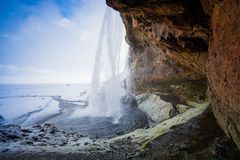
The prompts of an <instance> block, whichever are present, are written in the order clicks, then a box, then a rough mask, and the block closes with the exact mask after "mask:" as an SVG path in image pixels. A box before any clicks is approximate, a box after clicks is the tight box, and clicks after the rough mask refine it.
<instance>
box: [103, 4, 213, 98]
mask: <svg viewBox="0 0 240 160" xmlns="http://www.w3.org/2000/svg"><path fill="white" fill-rule="evenodd" d="M107 4H108V5H109V6H111V7H113V8H114V9H116V10H118V11H120V12H121V16H122V19H123V22H124V24H125V26H126V32H127V35H126V39H127V42H128V43H129V45H130V57H131V58H130V66H131V73H132V74H131V75H132V82H133V89H134V91H135V92H137V93H142V92H148V91H150V92H151V91H161V92H174V93H176V94H178V95H179V94H182V95H184V96H185V97H187V98H192V97H195V98H197V99H204V94H205V88H204V86H206V83H205V82H206V62H207V57H208V52H207V50H208V41H209V34H210V33H209V25H208V24H209V16H208V15H206V14H205V13H204V11H203V9H202V7H201V3H200V1H192V0H185V1H174V0H171V1H159V0H148V1H140V0H134V1H133V0H132V1H123V0H118V1H117V0H107ZM199 84H202V85H201V86H199ZM199 87H200V88H199ZM176 88H177V89H176ZM192 90H193V91H192ZM195 90H201V91H202V94H201V95H200V96H199V95H193V94H194V93H196V92H195ZM198 93H200V91H198Z"/></svg>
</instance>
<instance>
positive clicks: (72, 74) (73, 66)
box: [0, 0, 105, 83]
mask: <svg viewBox="0 0 240 160" xmlns="http://www.w3.org/2000/svg"><path fill="white" fill-rule="evenodd" d="M49 2H50V1H44V3H42V4H41V5H39V6H35V7H32V8H31V15H30V16H29V17H28V18H26V19H25V20H24V21H23V22H22V24H21V25H20V26H19V28H18V30H17V31H16V32H12V33H8V38H6V40H5V42H4V45H3V49H2V50H3V51H4V53H6V54H7V56H8V57H7V60H6V61H7V62H6V63H9V64H15V65H16V66H19V67H16V66H14V65H10V66H0V70H1V73H2V72H3V69H4V70H5V71H6V69H7V70H8V72H11V73H12V72H15V73H18V74H16V76H15V78H14V75H12V74H11V76H12V77H9V78H7V77H3V76H6V74H2V76H1V77H0V81H1V82H3V81H8V82H9V83H14V82H16V81H19V82H26V81H32V82H38V81H39V82H41V81H43V80H44V81H49V82H54V81H55V82H63V81H66V82H71V81H74V82H76V81H79V83H82V82H83V81H85V82H90V79H91V74H92V73H91V72H92V68H93V63H94V62H93V61H94V55H95V50H96V46H97V41H98V35H99V31H100V27H101V23H102V18H103V14H104V10H105V9H104V8H105V4H104V3H105V2H104V1H99V0H84V1H83V4H84V5H83V6H81V8H78V7H76V8H75V10H73V11H72V14H71V16H68V17H65V16H63V15H62V14H61V12H60V10H59V8H58V6H57V5H56V4H54V3H49ZM6 72H7V71H6ZM33 75H34V76H33ZM36 75H37V76H36ZM24 77H25V79H24Z"/></svg>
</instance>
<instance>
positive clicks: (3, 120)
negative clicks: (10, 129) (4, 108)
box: [0, 115, 5, 125]
mask: <svg viewBox="0 0 240 160" xmlns="http://www.w3.org/2000/svg"><path fill="white" fill-rule="evenodd" d="M4 122H5V119H4V118H3V116H1V115H0V125H2V124H4Z"/></svg>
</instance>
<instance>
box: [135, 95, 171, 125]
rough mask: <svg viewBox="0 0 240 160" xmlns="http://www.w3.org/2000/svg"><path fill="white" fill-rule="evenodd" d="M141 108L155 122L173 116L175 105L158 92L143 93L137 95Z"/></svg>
mask: <svg viewBox="0 0 240 160" xmlns="http://www.w3.org/2000/svg"><path fill="white" fill-rule="evenodd" d="M136 99H137V102H138V106H139V108H140V109H141V110H142V111H143V112H145V113H146V114H147V115H148V116H149V117H150V118H151V120H153V121H154V122H162V121H164V120H166V119H169V118H171V117H173V115H174V107H173V105H172V104H171V103H168V102H165V101H163V100H162V99H161V98H160V97H159V96H158V95H156V94H143V95H140V96H137V97H136Z"/></svg>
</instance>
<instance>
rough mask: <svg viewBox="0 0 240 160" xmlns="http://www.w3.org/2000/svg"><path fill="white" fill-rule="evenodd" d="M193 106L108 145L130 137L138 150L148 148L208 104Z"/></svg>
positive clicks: (114, 139) (198, 113) (197, 113)
mask: <svg viewBox="0 0 240 160" xmlns="http://www.w3.org/2000/svg"><path fill="white" fill-rule="evenodd" d="M194 105H195V107H194V108H191V109H189V110H187V111H186V112H184V113H182V114H179V115H177V116H175V117H173V118H171V119H168V120H165V121H163V122H162V123H159V124H158V125H156V126H155V127H153V128H149V129H137V130H136V131H134V132H132V133H129V134H126V135H123V136H119V137H115V138H113V139H111V140H110V143H112V142H114V141H118V140H122V139H129V137H131V141H132V142H134V143H136V144H138V145H139V146H140V149H144V148H146V147H148V143H149V142H151V141H153V140H154V139H156V138H157V137H159V136H161V135H162V134H164V133H167V132H169V131H170V129H171V128H172V127H174V126H177V125H180V124H183V123H186V122H188V121H189V120H190V119H192V118H194V117H196V116H198V115H200V114H201V113H203V111H205V110H206V109H207V108H208V106H209V103H202V104H197V103H195V104H194Z"/></svg>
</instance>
